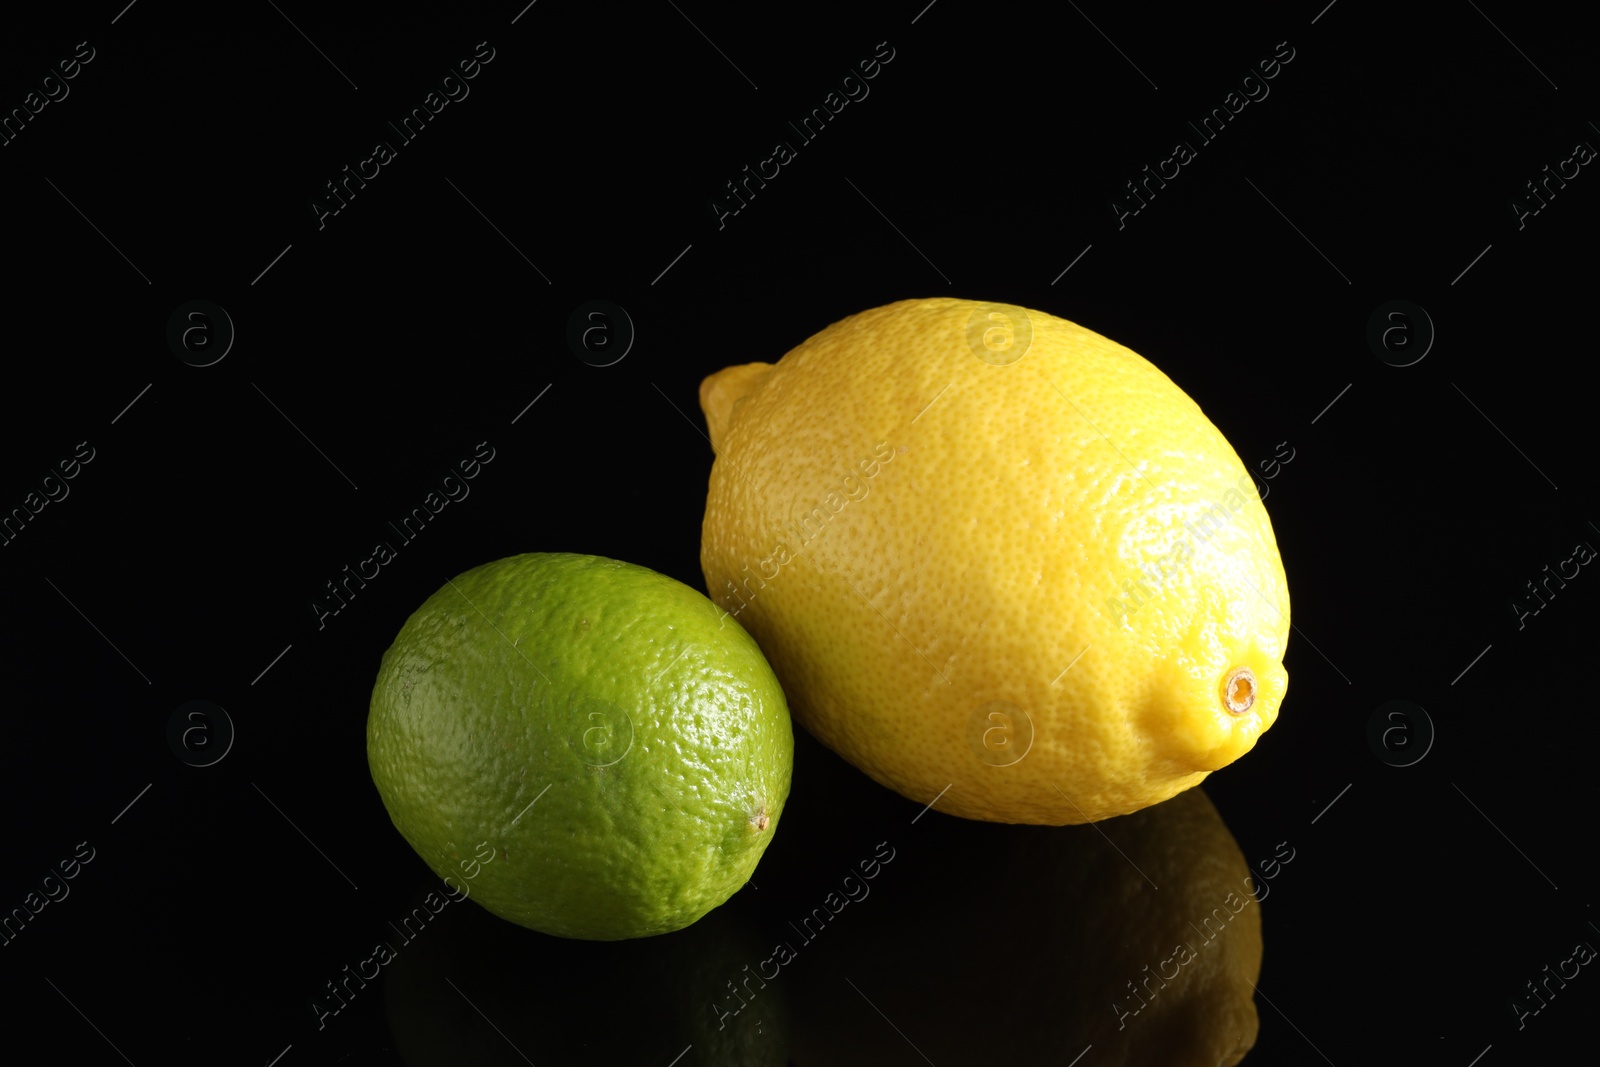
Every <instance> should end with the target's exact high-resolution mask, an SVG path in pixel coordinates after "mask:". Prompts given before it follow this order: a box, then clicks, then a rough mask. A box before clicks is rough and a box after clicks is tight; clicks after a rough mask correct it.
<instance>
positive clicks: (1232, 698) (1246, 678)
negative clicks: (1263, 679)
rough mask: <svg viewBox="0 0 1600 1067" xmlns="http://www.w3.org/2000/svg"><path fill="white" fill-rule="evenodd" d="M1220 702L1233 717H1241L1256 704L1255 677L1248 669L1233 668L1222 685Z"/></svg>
mask: <svg viewBox="0 0 1600 1067" xmlns="http://www.w3.org/2000/svg"><path fill="white" fill-rule="evenodd" d="M1222 702H1223V703H1224V704H1226V705H1227V706H1228V710H1229V711H1231V712H1233V713H1234V714H1235V715H1243V714H1244V713H1245V712H1247V711H1249V710H1250V708H1251V706H1252V705H1254V704H1255V702H1256V676H1255V674H1254V673H1252V672H1251V670H1250V668H1249V667H1235V668H1234V669H1233V671H1232V672H1231V673H1229V675H1228V680H1227V681H1226V682H1225V683H1223V687H1222Z"/></svg>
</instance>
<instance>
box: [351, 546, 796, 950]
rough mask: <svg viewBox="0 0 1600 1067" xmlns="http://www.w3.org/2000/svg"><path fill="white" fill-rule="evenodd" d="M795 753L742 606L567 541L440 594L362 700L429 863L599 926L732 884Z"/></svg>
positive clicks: (670, 909)
mask: <svg viewBox="0 0 1600 1067" xmlns="http://www.w3.org/2000/svg"><path fill="white" fill-rule="evenodd" d="M793 752H794V735H793V733H792V731H791V728H790V725H789V713H788V710H787V708H786V706H785V703H784V697H783V692H782V691H781V690H780V689H779V688H778V683H777V680H776V679H775V678H774V677H773V675H772V671H771V668H769V667H768V666H767V663H766V660H765V659H763V658H762V655H761V650H760V649H759V648H757V647H756V644H755V642H754V641H753V640H751V639H750V635H749V634H747V633H746V632H745V631H744V629H743V628H742V627H741V626H739V624H738V623H737V622H735V621H733V620H732V619H730V618H728V617H726V616H724V615H723V614H722V613H721V612H719V611H717V610H716V608H715V607H714V606H713V605H712V604H711V603H710V602H709V601H707V600H706V598H705V597H703V596H701V595H700V594H699V593H697V592H695V591H694V590H693V589H690V588H689V587H688V586H686V585H684V584H682V583H681V582H677V581H674V580H673V579H671V578H668V577H666V576H665V575H661V574H657V573H656V572H654V571H651V570H647V569H646V568H644V567H639V566H635V565H633V564H629V563H619V562H617V561H616V560H609V559H602V558H600V557H597V556H578V555H569V554H565V553H529V554H527V555H521V556H513V557H511V558H509V559H503V560H500V561H498V562H496V563H489V564H485V565H484V566H481V567H477V568H475V569H473V570H470V571H468V572H467V573H465V574H463V575H461V576H460V577H458V578H456V579H455V580H454V581H451V582H449V583H447V584H446V585H445V586H444V588H442V589H440V590H439V591H438V592H437V593H435V594H434V595H433V596H432V597H430V598H428V601H427V602H426V603H425V604H423V605H422V607H420V608H418V609H417V611H416V613H415V614H414V615H412V616H411V618H410V619H408V620H407V621H406V624H405V626H404V627H402V629H401V631H400V634H399V636H398V637H396V638H395V641H394V644H393V646H391V647H390V649H389V650H388V652H386V653H385V654H384V657H383V664H382V666H381V667H380V669H379V671H378V680H377V684H376V685H375V686H374V687H373V692H372V709H371V713H370V714H369V716H368V718H367V756H368V760H369V763H370V764H371V769H372V779H373V781H374V782H375V783H376V784H377V787H378V792H379V793H380V794H381V795H382V797H383V802H384V806H385V807H387V808H388V810H389V815H390V817H391V818H392V819H393V820H394V824H395V826H396V828H398V829H399V831H400V833H401V835H402V836H403V837H404V838H405V839H406V840H407V841H408V842H410V844H411V846H412V847H413V848H415V849H416V850H417V852H418V854H419V855H421V856H422V858H423V859H424V860H425V861H426V862H427V863H428V865H429V866H430V867H432V868H433V870H434V871H435V873H437V874H439V875H440V876H441V877H451V876H453V877H454V878H455V879H456V880H457V882H456V883H452V884H460V883H461V882H464V881H466V879H468V878H470V879H471V882H470V892H471V895H472V899H474V900H476V901H478V902H479V903H480V904H482V905H483V906H484V907H485V908H487V909H489V910H490V911H492V912H494V913H495V914H496V915H499V916H501V917H502V918H505V919H509V920H511V921H512V922H515V923H520V924H521V925H523V926H528V927H532V928H533V929H536V930H542V931H544V932H546V933H551V934H558V935H561V936H564V937H577V938H587V939H593V940H616V939H620V938H629V937H642V936H645V935H648V934H659V933H663V932H666V931H669V930H676V929H679V928H680V927H683V926H687V925H688V924H690V923H692V922H694V921H695V920H696V919H698V918H700V916H702V915H704V914H705V913H706V912H707V911H709V910H711V909H712V908H714V907H716V906H717V905H718V904H721V903H722V902H723V901H724V900H726V899H727V898H728V897H729V896H730V895H731V894H733V893H734V892H735V891H736V890H738V889H739V888H740V887H741V886H742V885H743V884H744V883H745V881H746V880H748V879H749V877H750V874H751V872H752V871H754V870H755V866H756V862H757V861H758V860H759V859H760V858H761V854H762V852H763V850H765V848H766V847H767V842H768V841H770V840H771V839H772V836H773V834H774V833H775V831H776V829H777V822H778V816H779V813H780V812H781V811H782V809H783V802H784V800H785V798H786V797H787V796H788V793H789V776H790V770H791V766H792V761H793ZM485 857H488V858H487V859H485ZM469 864H470V866H469Z"/></svg>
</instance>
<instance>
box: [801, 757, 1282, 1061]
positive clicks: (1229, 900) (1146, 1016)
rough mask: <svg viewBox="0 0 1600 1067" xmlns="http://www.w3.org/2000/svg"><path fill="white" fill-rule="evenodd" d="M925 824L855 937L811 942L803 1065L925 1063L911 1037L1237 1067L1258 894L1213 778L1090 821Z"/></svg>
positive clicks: (1245, 1036) (1245, 1048) (972, 1048)
mask: <svg viewBox="0 0 1600 1067" xmlns="http://www.w3.org/2000/svg"><path fill="white" fill-rule="evenodd" d="M797 810H798V809H797ZM917 831H918V833H919V839H918V843H917V846H916V847H915V848H913V847H911V846H910V845H909V844H908V845H907V846H906V847H904V848H901V849H900V850H899V855H898V857H897V858H896V860H895V869H894V870H893V871H892V873H891V874H886V875H885V876H884V877H883V878H882V879H880V880H879V881H878V882H877V883H875V884H874V886H873V893H872V895H871V896H870V897H868V898H867V899H866V900H864V901H862V902H861V904H860V909H861V913H862V914H860V915H859V916H858V919H859V920H860V921H858V922H856V923H855V924H854V926H853V928H852V929H851V930H850V931H849V932H848V934H847V933H846V932H845V931H843V930H841V931H840V932H839V936H837V937H832V938H827V937H826V935H824V937H819V938H818V939H817V943H816V945H815V946H814V947H810V948H805V949H804V951H806V952H807V953H810V954H812V958H811V959H810V960H809V961H808V962H807V963H806V965H805V966H803V967H801V968H797V969H796V970H795V988H794V1006H795V1020H796V1032H795V1040H794V1048H793V1051H792V1053H791V1055H792V1058H793V1060H794V1062H795V1063H796V1064H798V1065H799V1067H855V1065H858V1064H860V1065H868V1064H870V1065H872V1067H886V1065H890V1064H900V1063H905V1064H912V1063H922V1062H923V1060H922V1059H921V1058H920V1057H919V1056H918V1055H917V1053H916V1051H914V1049H915V1050H920V1051H921V1052H923V1053H925V1054H926V1055H927V1058H928V1059H931V1060H932V1061H933V1062H934V1063H937V1064H939V1065H940V1067H965V1065H973V1067H976V1065H984V1067H988V1065H991V1064H1006V1065H1008V1067H1032V1065H1035V1064H1038V1065H1040V1067H1043V1065H1045V1064H1051V1065H1060V1064H1066V1063H1071V1062H1073V1059H1074V1057H1076V1056H1078V1055H1079V1054H1080V1053H1081V1052H1082V1051H1083V1050H1084V1048H1085V1046H1088V1045H1093V1046H1094V1051H1093V1052H1092V1053H1090V1054H1089V1056H1087V1057H1084V1059H1083V1063H1085V1064H1087V1063H1091V1062H1092V1063H1095V1064H1099V1065H1104V1067H1148V1065H1152V1064H1158V1065H1160V1067H1218V1065H1219V1064H1221V1065H1224V1067H1228V1065H1232V1064H1237V1063H1238V1062H1239V1061H1240V1060H1241V1059H1243V1058H1244V1056H1245V1054H1246V1053H1247V1052H1249V1051H1250V1049H1251V1048H1252V1047H1253V1046H1254V1044H1255V1040H1256V1032H1257V1027H1258V1024H1259V1020H1258V1018H1257V1015H1256V1007H1255V1001H1254V996H1255V990H1254V983H1255V982H1256V980H1257V979H1258V978H1259V977H1260V973H1261V955H1262V941H1261V905H1260V904H1258V903H1257V902H1256V900H1255V899H1254V897H1253V896H1252V886H1251V883H1250V881H1249V877H1248V875H1249V869H1248V868H1247V867H1246V865H1245V859H1244V855H1243V853H1241V852H1240V850H1239V845H1238V842H1236V841H1235V840H1234V838H1233V835H1232V833H1230V832H1229V830H1228V827H1227V825H1226V824H1225V823H1224V822H1223V821H1222V817H1221V816H1220V815H1219V814H1218V813H1217V810H1216V808H1215V807H1214V806H1212V804H1211V800H1210V798H1208V797H1207V796H1206V795H1205V792H1204V791H1203V790H1200V789H1191V790H1189V791H1188V792H1186V793H1184V794H1182V795H1181V796H1178V797H1175V798H1173V799H1172V800H1169V801H1167V802H1165V803H1163V804H1157V805H1155V806H1153V807H1150V808H1146V809H1145V810H1144V811H1141V812H1138V813H1137V814H1134V815H1128V816H1124V817H1122V818H1117V819H1111V820H1108V821H1106V822H1104V823H1101V824H1099V825H1097V826H1094V827H1089V826H1049V827H1046V826H1006V827H995V826H977V825H975V824H973V823H967V822H962V821H960V820H957V819H944V820H937V819H933V820H925V821H924V822H922V823H921V824H920V825H918V826H917ZM924 833H926V834H930V835H932V837H931V838H929V839H923V838H922V837H921V835H922V834H924ZM1102 835H1104V836H1102ZM1108 838H1109V841H1108V840H1107V839H1108ZM891 877H898V878H899V881H898V882H896V881H891V880H890V879H891ZM1158 887H1159V888H1158ZM852 910H854V909H853V908H852ZM869 913H870V914H869ZM843 921H844V918H843V917H841V922H843ZM852 986H854V988H852ZM869 1001H870V1002H869ZM880 1013H881V1014H880ZM885 1018H888V1019H891V1020H893V1023H894V1025H893V1027H890V1026H887V1025H885V1024H884V1019H885ZM908 1041H909V1042H910V1043H911V1044H910V1045H909V1046H908V1044H907V1042H908ZM913 1046H914V1049H913Z"/></svg>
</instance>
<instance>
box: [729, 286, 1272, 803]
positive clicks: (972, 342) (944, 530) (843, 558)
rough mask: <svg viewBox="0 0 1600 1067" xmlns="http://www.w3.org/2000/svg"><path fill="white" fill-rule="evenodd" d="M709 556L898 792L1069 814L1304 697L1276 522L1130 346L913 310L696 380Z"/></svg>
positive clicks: (987, 312) (779, 651) (820, 703)
mask: <svg viewBox="0 0 1600 1067" xmlns="http://www.w3.org/2000/svg"><path fill="white" fill-rule="evenodd" d="M700 402H701V407H702V409H703V411H704V412H705V416H706V422H707V426H708V429H709V434H710V439H711V442H712V447H713V450H714V451H715V453H716V460H715V462H714V464H713V466H712V470H711V478H710V485H709V489H708V493H707V497H706V510H705V519H704V523H703V526H702V538H701V566H702V569H703V570H704V573H705V578H706V582H707V588H708V590H709V591H710V594H711V596H712V598H713V599H715V600H716V601H717V602H718V603H719V604H721V605H722V607H723V609H724V610H725V611H727V612H728V613H729V615H730V616H731V617H734V618H737V620H738V621H739V622H741V623H743V624H744V626H745V628H746V629H748V630H749V631H750V633H751V634H753V635H754V636H755V638H756V640H757V641H758V642H760V644H761V647H762V649H763V651H764V652H765V653H766V655H767V658H768V660H769V661H770V662H771V664H772V666H773V668H774V670H775V671H776V673H777V676H778V678H779V679H780V681H781V682H782V684H783V686H784V690H785V692H786V694H787V696H788V698H789V701H790V706H791V710H792V712H793V714H794V716H795V718H796V719H797V720H798V721H799V722H800V723H802V724H803V725H804V726H805V727H807V728H808V729H809V730H810V731H811V732H812V733H814V734H815V735H816V736H817V737H818V738H820V739H821V740H822V741H823V742H824V743H825V744H827V745H828V746H829V747H830V748H832V749H833V750H834V751H836V752H838V753H839V754H840V755H842V756H844V757H845V758H846V759H848V760H849V761H850V762H851V763H853V764H855V765H856V766H857V767H859V768H860V769H862V770H863V771H865V772H866V773H868V774H869V775H871V776H872V777H873V778H875V779H876V780H877V781H879V782H881V783H883V784H884V785H887V786H889V787H891V788H893V789H895V790H897V791H899V792H900V793H902V794H903V795H905V796H907V797H909V798H912V799H914V800H917V801H919V802H929V801H934V802H935V804H934V806H935V807H936V808H938V809H939V810H941V811H945V812H949V813H951V814H955V815H961V816H965V817H967V818H973V819H986V820H991V821H997V822H1016V823H1048V824H1058V825H1059V824H1066V823H1080V822H1089V821H1094V820H1098V819H1103V818H1107V817H1109V816H1114V815H1121V814H1125V813H1128V812H1133V811H1136V810H1138V809H1140V808H1143V807H1145V806H1147V805H1150V804H1154V803H1157V802H1159V801H1162V800H1165V799H1167V798H1169V797H1171V796H1173V795H1175V794H1177V793H1179V792H1181V791H1182V790H1185V789H1188V788H1190V787H1191V786H1194V785H1195V784H1197V783H1199V782H1200V781H1201V780H1203V779H1204V778H1205V777H1206V775H1207V774H1208V773H1210V772H1211V771H1214V770H1217V769H1219V768H1221V767H1224V766H1226V765H1227V764H1228V763H1230V762H1232V761H1233V760H1235V759H1237V758H1239V757H1240V756H1241V755H1243V754H1244V753H1245V752H1248V751H1249V750H1250V748H1251V747H1252V746H1253V745H1254V744H1255V742H1256V739H1257V738H1258V737H1259V736H1260V735H1261V733H1262V731H1264V730H1266V729H1267V728H1268V727H1270V726H1271V725H1272V723H1273V721H1274V720H1275V719H1276V717H1277V714H1278V706H1279V704H1280V702H1281V701H1282V699H1283V695H1284V691H1285V689H1286V688H1287V686H1288V675H1287V672H1286V671H1285V670H1284V668H1283V665H1282V659H1283V653H1284V647H1285V644H1286V642H1287V639H1288V636H1289V597H1288V586H1287V581H1286V578H1285V576H1284V572H1283V564H1282V562H1281V560H1280V559H1279V555H1278V549H1277V543H1276V540H1275V539H1274V537H1273V533H1272V525H1271V522H1270V521H1269V519H1268V517H1267V512H1266V509H1265V508H1264V507H1263V506H1262V503H1261V500H1260V498H1259V496H1258V495H1257V494H1256V492H1255V488H1254V482H1253V481H1252V480H1251V478H1250V475H1249V473H1248V472H1247V471H1246V470H1245V467H1244V465H1243V463H1242V462H1240V460H1239V457H1238V455H1237V454H1236V453H1235V452H1234V450H1233V448H1232V447H1231V446H1230V445H1229V444H1228V442H1227V440H1226V439H1225V438H1224V437H1223V436H1222V434H1221V432H1220V431H1218V430H1217V428H1216V427H1215V426H1213V425H1212V423H1211V422H1210V421H1209V420H1208V419H1207V418H1206V416H1205V414H1204V413H1203V412H1201V410H1200V408H1199V407H1198V405H1196V404H1195V403H1194V401H1193V400H1191V399H1190V398H1189V397H1188V396H1187V395H1186V394H1185V393H1184V392H1183V391H1182V390H1181V389H1180V388H1178V386H1177V385H1175V384H1174V383H1173V382H1172V381H1171V380H1170V379H1169V378H1167V376H1166V375H1164V374H1163V373H1161V371H1160V370H1158V369H1157V368H1156V367H1155V366H1153V365H1152V364H1150V363H1149V362H1148V361H1146V360H1145V359H1143V358H1141V357H1140V356H1139V355H1137V354H1136V353H1134V352H1132V351H1130V350H1129V349H1127V348H1124V347H1123V346H1121V345H1119V344H1117V343H1115V342H1113V341H1110V340H1108V339H1106V338H1104V337H1102V336H1100V335H1099V334H1096V333H1094V332H1093V331H1091V330H1087V329H1085V328H1083V327H1081V326H1078V325H1075V324H1073V323H1071V322H1068V321H1066V320H1064V319H1060V318H1057V317H1055V316H1053V315H1048V314H1045V313H1043V312H1039V311H1029V310H1027V309H1024V308H1020V307H1015V306H1012V305H1004V304H986V303H982V302H977V301H971V300H957V299H946V298H938V299H927V300H905V301H901V302H899V303H895V304H890V305H887V306H885V307H880V308H875V309H873V310H870V311H865V312H862V313H861V314H858V315H853V316H851V317H850V318H847V319H844V320H842V321H840V322H836V323H834V324H833V325H832V326H830V327H828V328H827V329H825V330H823V331H822V332H820V333H818V334H816V335H814V336H813V337H811V338H810V339H808V340H806V341H805V342H803V343H802V344H800V345H799V346H798V347H797V348H795V349H794V350H793V351H791V352H789V353H788V354H787V355H785V356H784V357H783V358H782V359H781V360H779V361H778V362H777V363H776V364H766V363H751V364H744V365H740V366H733V367H729V368H727V369H725V370H723V371H720V372H718V373H717V374H714V375H712V376H711V377H709V378H707V379H706V380H705V381H704V382H703V383H702V384H701V386H700Z"/></svg>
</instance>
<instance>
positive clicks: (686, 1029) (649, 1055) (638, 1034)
mask: <svg viewBox="0 0 1600 1067" xmlns="http://www.w3.org/2000/svg"><path fill="white" fill-rule="evenodd" d="M752 895H755V896H759V894H752V893H745V894H741V895H740V896H739V897H736V898H735V899H733V900H730V901H729V902H728V903H727V905H726V906H724V907H721V908H718V909H717V910H716V911H714V912H712V913H711V914H710V915H707V916H706V917H705V918H704V919H703V920H701V921H700V922H697V923H695V924H694V925H693V926H692V927H690V928H688V929H687V930H679V931H677V932H675V933H671V934H666V935H664V936H661V937H651V938H642V939H638V940H632V941H616V942H609V943H603V944H602V943H596V942H592V941H563V940H560V939H557V938H551V937H546V936H544V935H543V934H539V933H535V932H534V931H532V930H519V929H516V928H514V927H508V926H507V925H506V924H505V923H502V922H500V921H499V920H497V919H495V918H493V917H492V916H490V915H488V914H486V913H485V912H484V911H483V910H482V909H480V908H456V907H452V908H449V909H447V910H446V911H445V913H444V914H442V915H440V916H439V917H438V918H437V919H436V920H434V921H433V922H432V923H430V924H429V925H428V929H427V931H426V932H425V933H423V934H422V935H421V936H420V937H418V938H417V941H416V943H415V944H414V945H408V946H404V947H400V948H399V958H398V959H396V960H395V961H394V962H393V963H391V964H389V965H388V966H387V967H385V968H384V971H383V987H384V992H383V996H384V1002H385V1014H386V1015H387V1017H388V1023H389V1032H390V1034H391V1035H392V1036H393V1039H394V1049H395V1051H396V1052H397V1053H398V1054H399V1056H400V1060H401V1061H402V1062H404V1063H405V1064H406V1065H407V1067H456V1065H458V1064H471V1065H472V1067H501V1065H504V1067H526V1065H527V1064H528V1063H530V1062H531V1063H536V1064H539V1065H540V1067H544V1065H546V1064H561V1065H562V1067H615V1065H617V1064H651V1065H654V1067H666V1065H667V1064H668V1063H676V1065H677V1067H784V1065H785V1064H787V1063H788V1062H789V1055H788V1053H789V1035H790V1029H791V1022H790V1010H789V1003H788V989H787V984H788V983H787V982H786V981H785V980H784V979H781V978H780V979H779V980H777V981H773V982H766V981H763V980H762V979H761V978H760V976H759V975H756V974H755V973H754V972H755V969H756V966H757V964H758V963H759V962H760V961H761V959H762V957H764V956H765V955H767V954H768V953H769V952H770V951H771V945H770V943H769V942H768V941H767V940H766V939H765V938H764V937H763V936H762V933H761V931H760V927H759V925H758V924H757V920H756V916H755V915H754V913H753V909H752V907H751V906H750V903H751V902H750V901H749V900H748V898H749V897H751V896H752ZM729 982H732V983H733V988H734V990H737V991H738V992H739V994H740V996H739V997H736V996H735V995H734V993H733V992H732V991H730V990H729V988H728V983H729ZM741 1003H742V1004H743V1007H741ZM686 1048H692V1049H693V1051H691V1052H688V1053H687V1055H684V1052H685V1050H686ZM677 1056H681V1059H677V1060H674V1057H677Z"/></svg>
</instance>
